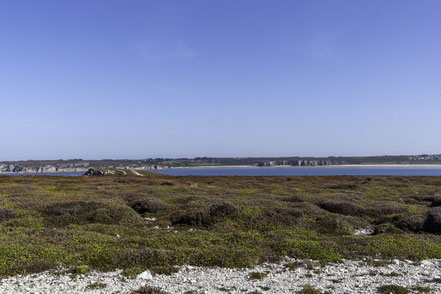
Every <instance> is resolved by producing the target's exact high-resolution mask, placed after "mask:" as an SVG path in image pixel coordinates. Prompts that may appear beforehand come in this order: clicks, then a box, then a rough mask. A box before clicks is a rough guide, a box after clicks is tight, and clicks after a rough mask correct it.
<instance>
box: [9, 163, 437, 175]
mask: <svg viewBox="0 0 441 294" xmlns="http://www.w3.org/2000/svg"><path fill="white" fill-rule="evenodd" d="M341 167H342V168H350V167H354V168H356V167H372V168H376V167H377V168H382V167H386V168H388V167H389V168H400V167H406V168H408V167H415V168H441V164H430V163H428V164H333V165H316V166H293V165H272V166H256V165H205V166H204V165H201V166H173V167H166V168H158V169H142V168H118V169H122V170H124V169H133V170H143V171H151V172H155V171H160V170H170V169H174V170H180V169H204V168H206V169H216V168H219V169H227V168H238V169H239V168H341ZM102 168H103V169H105V168H106V167H102ZM97 169H100V168H97ZM86 171H87V170H84V171H72V172H70V171H69V172H68V171H45V172H41V173H32V172H0V175H17V174H23V175H44V174H64V173H66V174H70V173H83V172H86Z"/></svg>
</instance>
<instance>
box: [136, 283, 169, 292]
mask: <svg viewBox="0 0 441 294" xmlns="http://www.w3.org/2000/svg"><path fill="white" fill-rule="evenodd" d="M131 294H170V293H168V292H166V291H163V290H162V289H161V288H157V287H152V286H147V285H146V286H142V287H140V288H139V289H138V290H136V291H133V292H132V293H131Z"/></svg>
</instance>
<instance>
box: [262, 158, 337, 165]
mask: <svg viewBox="0 0 441 294" xmlns="http://www.w3.org/2000/svg"><path fill="white" fill-rule="evenodd" d="M280 165H290V166H325V165H332V162H331V161H329V160H301V159H299V160H283V161H260V162H259V163H257V166H280Z"/></svg>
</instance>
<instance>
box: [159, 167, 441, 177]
mask: <svg viewBox="0 0 441 294" xmlns="http://www.w3.org/2000/svg"><path fill="white" fill-rule="evenodd" d="M156 172H158V173H161V174H166V175H172V176H188V175H193V176H341V175H361V176H370V175H385V176H389V175H391V176H441V166H418V167H412V166H393V167H391V166H382V167H378V166H375V167H374V166H328V167H235V168H188V169H185V168H183V169H165V170H157V171H156Z"/></svg>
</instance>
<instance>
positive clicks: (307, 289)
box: [296, 285, 323, 294]
mask: <svg viewBox="0 0 441 294" xmlns="http://www.w3.org/2000/svg"><path fill="white" fill-rule="evenodd" d="M296 293H297V294H323V292H322V291H320V290H317V289H315V288H314V287H312V286H311V285H305V286H303V289H302V290H300V291H297V292H296Z"/></svg>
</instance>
